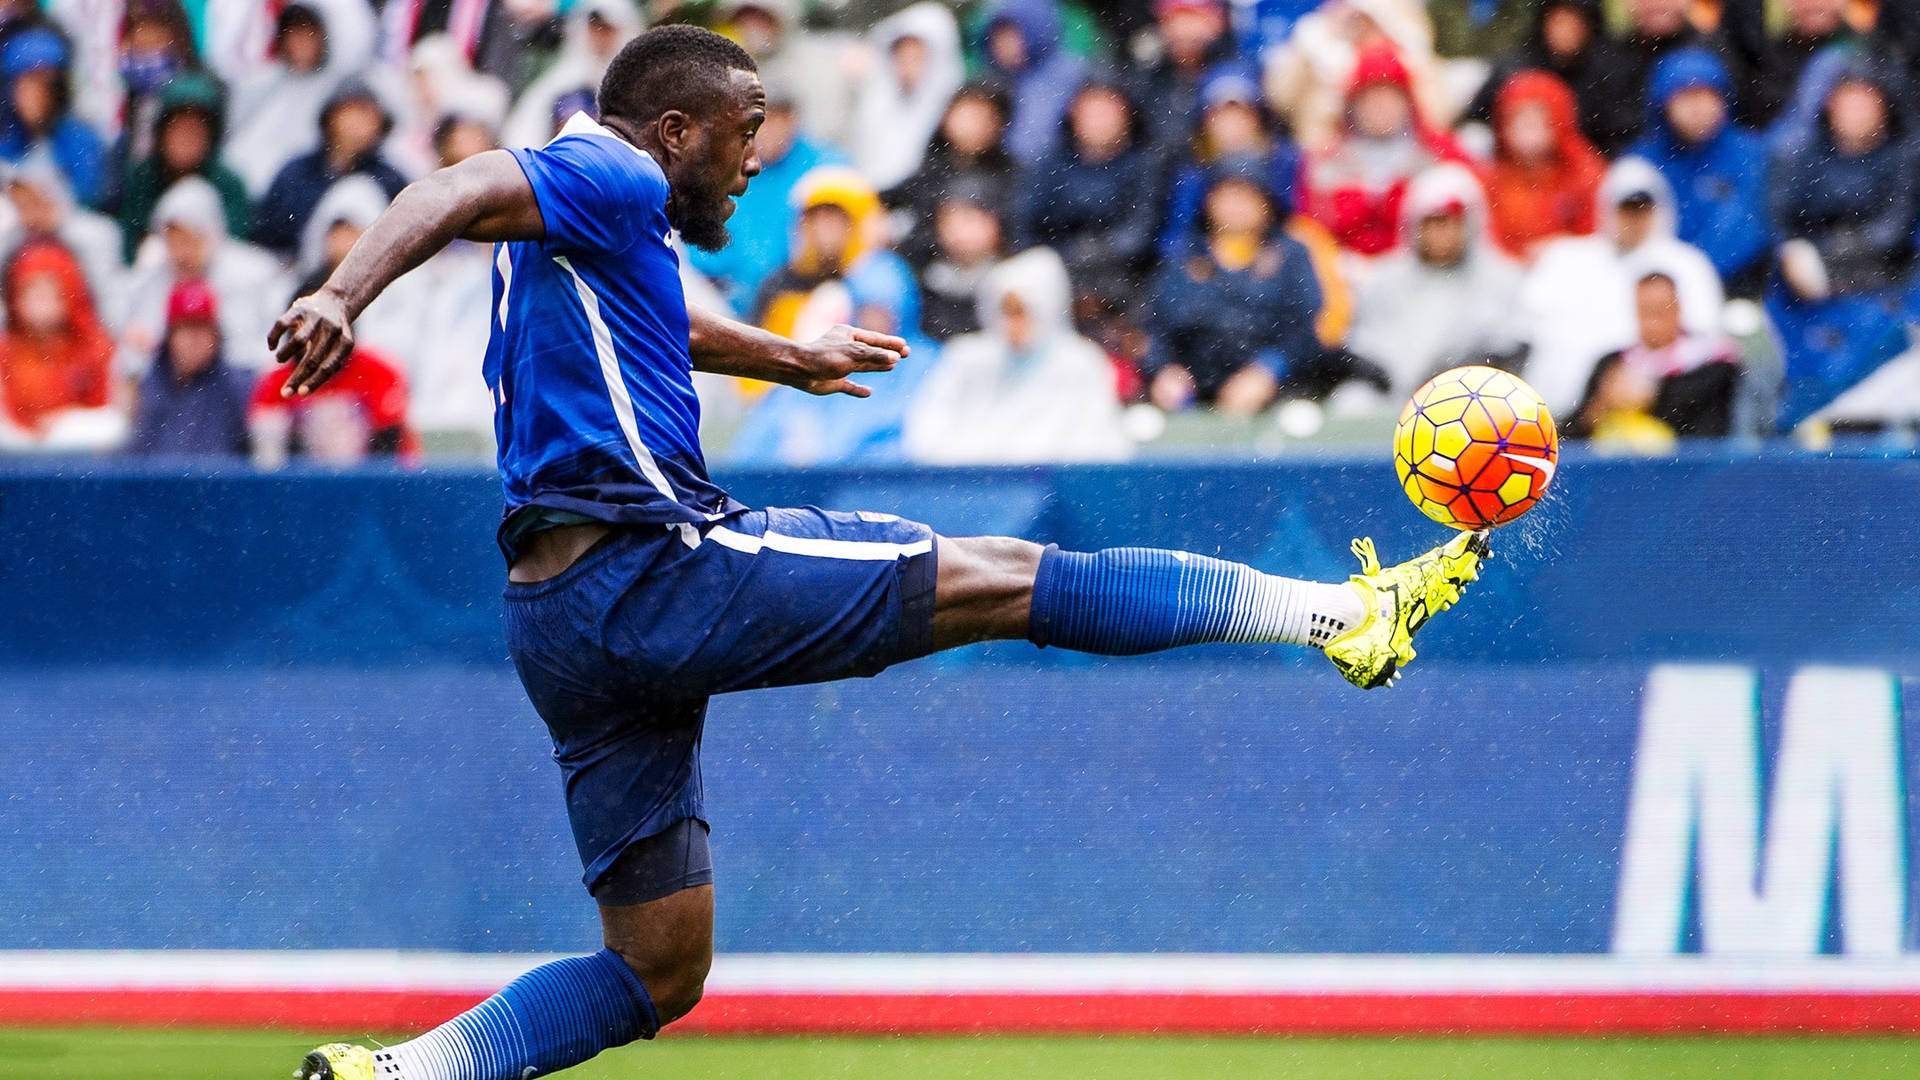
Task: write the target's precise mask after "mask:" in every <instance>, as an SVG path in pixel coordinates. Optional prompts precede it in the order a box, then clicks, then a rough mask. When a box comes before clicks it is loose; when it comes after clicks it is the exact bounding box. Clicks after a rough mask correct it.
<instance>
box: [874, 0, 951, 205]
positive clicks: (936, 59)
mask: <svg viewBox="0 0 1920 1080" xmlns="http://www.w3.org/2000/svg"><path fill="white" fill-rule="evenodd" d="M867 39H868V40H869V41H870V42H872V43H873V48H874V51H875V53H876V54H877V56H876V57H875V59H874V67H873V70H872V71H871V72H869V73H868V74H867V77H866V79H865V80H864V81H863V82H862V83H861V85H860V91H859V99H858V103H857V104H856V106H855V112H854V125H853V130H852V132H851V135H852V139H853V161H854V164H855V165H857V166H859V168H860V171H861V172H863V173H866V174H867V179H868V180H871V181H872V182H873V184H874V186H875V187H877V188H880V189H881V190H883V191H884V190H886V189H887V188H891V187H894V186H895V185H897V184H900V183H902V182H904V181H905V180H906V179H907V178H908V177H910V176H912V175H913V174H914V173H915V171H917V170H918V169H919V168H920V164H921V162H922V160H924V159H925V157H926V153H927V142H928V140H929V139H931V138H933V133H934V132H935V131H936V130H937V129H938V128H939V126H940V118H941V116H943V115H944V114H945V113H946V109H947V103H948V102H949V101H951V100H952V99H953V95H954V93H955V92H956V91H958V90H959V89H960V85H961V82H962V81H963V79H964V77H965V74H966V69H965V65H964V63H963V62H962V59H961V56H960V26H959V24H958V23H956V22H955V21H954V18H953V12H952V11H950V10H948V9H947V7H946V6H945V5H944V4H939V3H935V2H933V0H923V2H921V3H918V4H914V5H913V6H911V7H908V8H906V9H904V10H902V11H900V12H898V13H896V14H894V15H892V16H889V17H888V18H886V19H883V20H881V22H880V24H879V25H877V26H875V27H874V28H873V32H872V33H870V34H869V35H868V36H867Z"/></svg>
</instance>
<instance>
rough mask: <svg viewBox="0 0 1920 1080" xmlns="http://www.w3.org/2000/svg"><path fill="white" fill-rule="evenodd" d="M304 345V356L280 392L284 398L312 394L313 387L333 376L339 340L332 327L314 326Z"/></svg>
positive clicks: (320, 324) (323, 324)
mask: <svg viewBox="0 0 1920 1080" xmlns="http://www.w3.org/2000/svg"><path fill="white" fill-rule="evenodd" d="M305 345H306V355H305V356H303V357H301V359H300V363H299V364H298V365H296V366H295V367H294V369H293V375H292V376H291V377H290V378H288V379H287V384H286V386H284V387H282V388H281V390H280V392H281V394H283V395H284V396H287V397H292V396H293V395H295V394H309V393H312V392H313V389H314V387H316V386H319V385H320V384H321V383H323V382H325V381H326V379H327V376H329V375H331V374H333V368H334V367H335V366H336V364H337V362H338V357H337V355H336V354H337V353H338V352H339V349H340V338H339V334H338V333H337V332H336V331H335V330H334V328H333V327H332V326H330V325H328V324H326V323H319V324H317V325H315V326H314V327H313V329H312V331H311V332H310V333H309V334H308V335H307V338H306V341H305Z"/></svg>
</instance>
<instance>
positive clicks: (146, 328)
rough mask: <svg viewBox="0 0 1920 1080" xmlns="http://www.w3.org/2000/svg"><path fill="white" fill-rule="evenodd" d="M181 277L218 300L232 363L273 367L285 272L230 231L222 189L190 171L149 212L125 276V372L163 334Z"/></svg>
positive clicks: (148, 354)
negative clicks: (273, 333)
mask: <svg viewBox="0 0 1920 1080" xmlns="http://www.w3.org/2000/svg"><path fill="white" fill-rule="evenodd" d="M183 281H204V282H206V283H207V285H208V287H210V288H211V289H212V290H213V293H214V295H215V296H216V297H217V298H218V300H219V304H218V310H219V316H220V327H221V331H222V334H221V336H222V337H223V338H224V339H225V341H226V343H227V344H226V349H227V361H228V362H229V363H230V364H232V365H233V366H235V367H238V368H240V369H242V370H245V371H262V370H265V369H266V368H268V367H271V366H273V353H272V351H271V350H269V349H268V348H267V332H268V331H269V330H270V329H272V327H273V321H274V320H275V319H277V318H279V316H280V312H281V311H282V310H283V309H284V307H285V305H286V299H287V292H288V284H287V279H286V274H285V272H284V271H283V270H282V269H281V266H280V263H279V261H278V260H276V259H275V258H273V256H271V255H269V254H267V253H266V252H265V251H262V250H261V249H259V248H257V247H254V246H253V245H252V244H248V243H244V242H242V241H239V240H236V239H234V238H233V237H232V236H231V235H229V234H228V232H227V219H226V216H225V214H224V213H223V212H222V209H221V200H220V193H219V192H218V191H215V190H214V188H213V185H212V184H209V183H208V182H207V181H206V180H204V179H202V178H200V177H197V176H190V177H187V178H186V179H184V180H182V181H180V182H179V183H177V184H175V185H174V186H173V187H172V189H171V190H169V191H168V192H167V195H166V198H164V199H161V200H160V205H159V206H158V207H156V208H155V209H154V214H153V234H152V236H151V237H150V238H149V239H148V240H147V241H146V242H145V243H144V244H142V245H141V248H140V256H139V258H138V259H136V260H135V261H134V264H133V270H132V272H131V274H130V275H129V277H128V279H127V300H126V310H125V316H124V318H123V319H122V322H121V328H120V367H121V370H122V371H123V372H124V373H126V374H128V375H136V376H137V375H139V374H141V373H142V372H144V371H145V370H146V367H147V363H148V362H149V361H150V360H151V359H152V358H153V354H154V350H156V349H158V348H159V347H160V340H161V338H162V336H163V335H164V334H165V332H166V305H167V297H169V296H171V295H173V288H174V286H175V285H178V284H179V283H180V282H183Z"/></svg>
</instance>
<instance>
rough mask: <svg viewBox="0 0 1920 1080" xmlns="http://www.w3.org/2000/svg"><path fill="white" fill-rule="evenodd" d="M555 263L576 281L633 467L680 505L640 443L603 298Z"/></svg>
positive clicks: (568, 267)
mask: <svg viewBox="0 0 1920 1080" xmlns="http://www.w3.org/2000/svg"><path fill="white" fill-rule="evenodd" d="M553 261H554V262H556V263H558V264H560V269H562V270H565V271H566V272H567V274H568V275H569V276H570V277H572V278H573V290H574V292H576V293H578V294H579V295H580V306H581V308H583V309H584V310H585V311H586V313H587V327H588V328H589V329H591V330H592V331H593V351H594V352H595V353H596V354H597V355H598V356H599V358H600V377H601V378H602V379H603V380H605V381H606V384H607V397H608V398H609V399H611V400H612V402H613V415H614V418H615V419H617V420H619V421H620V431H621V433H622V434H624V435H626V437H627V448H628V449H630V450H632V451H633V459H634V463H635V464H637V465H639V466H640V472H641V474H642V475H644V476H645V477H646V478H647V482H648V483H649V484H652V485H653V486H654V489H655V490H657V491H658V492H660V494H662V495H665V496H666V497H667V501H668V502H671V503H678V502H679V501H680V499H679V497H678V496H676V495H675V494H674V493H673V485H672V484H669V483H667V477H666V474H665V473H663V472H661V471H660V466H659V465H658V464H656V463H655V462H654V460H653V454H652V453H651V452H650V451H648V450H647V447H646V444H645V443H642V442H641V441H640V423H639V421H638V420H636V419H635V418H634V415H633V395H631V394H629V393H628V392H627V380H626V377H625V376H623V375H621V374H620V358H619V357H618V356H616V355H615V354H614V351H613V332H612V331H611V330H608V329H607V321H606V319H604V318H602V317H601V315H600V297H599V296H597V295H595V293H594V291H593V287H592V286H591V285H588V284H587V282H586V279H584V278H582V277H581V276H580V272H579V271H577V270H575V269H574V268H573V264H572V263H570V262H568V261H567V257H566V256H565V255H555V256H554V257H553Z"/></svg>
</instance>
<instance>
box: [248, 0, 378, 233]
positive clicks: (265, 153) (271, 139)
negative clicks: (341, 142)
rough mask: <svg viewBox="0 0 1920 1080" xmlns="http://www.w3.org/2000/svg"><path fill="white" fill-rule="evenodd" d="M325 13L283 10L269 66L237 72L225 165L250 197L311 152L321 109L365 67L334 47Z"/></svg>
mask: <svg viewBox="0 0 1920 1080" xmlns="http://www.w3.org/2000/svg"><path fill="white" fill-rule="evenodd" d="M327 7H328V5H326V4H323V3H316V2H312V0H308V2H304V3H292V4H288V5H287V6H285V7H283V8H281V9H280V14H279V16H278V18H277V19H276V20H275V22H274V26H273V41H272V46H271V48H270V50H269V54H268V59H267V60H266V61H265V62H263V63H258V64H255V65H251V66H249V67H247V68H244V69H243V71H242V72H241V73H236V74H237V76H238V77H236V78H235V79H234V82H233V107H232V108H231V109H230V110H229V114H230V124H231V127H232V133H231V134H230V135H229V136H228V138H227V145H226V161H227V164H228V165H229V166H231V167H232V169H233V171H234V172H236V173H238V174H239V176H240V179H242V180H244V181H245V182H246V185H247V191H248V192H249V193H251V194H252V195H253V196H254V197H255V198H259V197H260V196H262V195H264V194H265V193H266V190H267V185H269V184H271V183H273V178H274V177H275V176H276V175H278V174H279V172H280V170H281V169H282V168H285V167H286V164H287V163H288V162H290V161H292V160H293V159H294V158H296V157H298V156H300V155H302V154H305V153H308V152H309V151H311V150H312V149H313V148H314V146H315V144H316V143H317V142H318V141H319V138H318V135H317V132H318V131H319V128H320V112H321V110H322V109H323V108H325V107H326V104H327V102H328V101H329V100H330V99H331V98H332V96H333V92H334V90H335V88H337V87H338V86H339V85H340V82H341V80H342V79H345V78H347V77H348V76H350V75H352V74H354V73H355V72H357V71H358V70H360V69H361V68H363V67H364V66H365V65H366V62H367V57H366V56H365V55H364V54H362V55H357V56H356V55H353V54H352V53H345V54H343V53H342V51H341V50H339V49H338V48H335V47H334V45H333V42H332V39H331V35H330V34H329V33H328V29H329V28H328V24H327V14H328V13H327Z"/></svg>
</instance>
